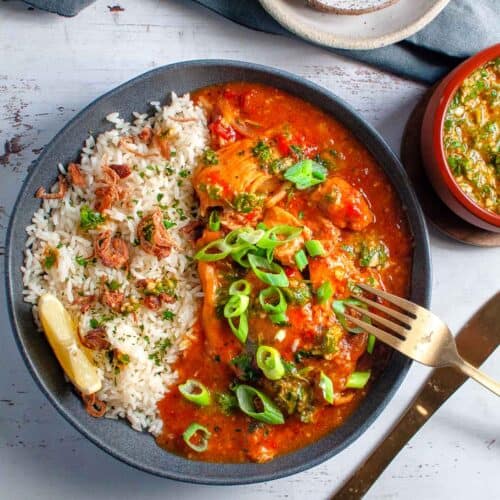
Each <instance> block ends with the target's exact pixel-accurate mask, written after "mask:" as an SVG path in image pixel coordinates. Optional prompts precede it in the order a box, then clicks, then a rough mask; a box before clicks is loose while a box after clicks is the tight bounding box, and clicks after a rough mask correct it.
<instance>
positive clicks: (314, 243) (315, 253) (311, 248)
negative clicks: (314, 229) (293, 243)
mask: <svg viewBox="0 0 500 500" xmlns="http://www.w3.org/2000/svg"><path fill="white" fill-rule="evenodd" d="M305 245H306V250H307V253H308V254H309V255H310V256H311V257H322V256H323V255H325V254H326V251H325V248H324V247H323V245H322V244H321V241H319V240H309V241H306V243H305Z"/></svg>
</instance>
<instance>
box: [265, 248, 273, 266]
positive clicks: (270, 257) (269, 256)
mask: <svg viewBox="0 0 500 500" xmlns="http://www.w3.org/2000/svg"><path fill="white" fill-rule="evenodd" d="M266 259H267V262H269V263H271V262H272V261H273V259H274V248H268V249H267V250H266Z"/></svg>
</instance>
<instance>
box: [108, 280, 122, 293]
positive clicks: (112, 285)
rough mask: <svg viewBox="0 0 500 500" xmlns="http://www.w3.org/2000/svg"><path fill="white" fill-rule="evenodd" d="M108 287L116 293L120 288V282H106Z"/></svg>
mask: <svg viewBox="0 0 500 500" xmlns="http://www.w3.org/2000/svg"><path fill="white" fill-rule="evenodd" d="M106 286H107V287H108V288H109V289H110V290H111V291H112V292H116V291H117V290H118V289H119V288H120V282H118V281H116V280H111V281H106Z"/></svg>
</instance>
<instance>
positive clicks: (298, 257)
mask: <svg viewBox="0 0 500 500" xmlns="http://www.w3.org/2000/svg"><path fill="white" fill-rule="evenodd" d="M295 264H297V267H298V269H299V271H303V270H304V269H305V268H306V267H307V265H308V264H309V262H308V260H307V255H306V253H305V252H304V250H299V251H298V252H297V253H296V254H295Z"/></svg>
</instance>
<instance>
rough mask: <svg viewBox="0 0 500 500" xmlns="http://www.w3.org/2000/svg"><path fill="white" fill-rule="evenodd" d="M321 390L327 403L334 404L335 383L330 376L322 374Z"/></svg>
mask: <svg viewBox="0 0 500 500" xmlns="http://www.w3.org/2000/svg"><path fill="white" fill-rule="evenodd" d="M318 385H319V388H320V389H321V392H322V393H323V398H324V400H325V401H326V402H327V403H330V404H331V405H332V404H333V398H334V392H333V382H332V379H331V378H330V377H328V375H325V374H324V373H323V372H321V374H320V376H319V384H318Z"/></svg>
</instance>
